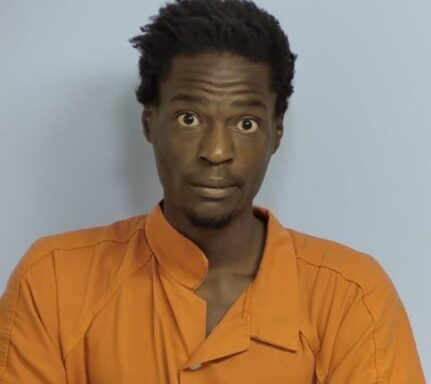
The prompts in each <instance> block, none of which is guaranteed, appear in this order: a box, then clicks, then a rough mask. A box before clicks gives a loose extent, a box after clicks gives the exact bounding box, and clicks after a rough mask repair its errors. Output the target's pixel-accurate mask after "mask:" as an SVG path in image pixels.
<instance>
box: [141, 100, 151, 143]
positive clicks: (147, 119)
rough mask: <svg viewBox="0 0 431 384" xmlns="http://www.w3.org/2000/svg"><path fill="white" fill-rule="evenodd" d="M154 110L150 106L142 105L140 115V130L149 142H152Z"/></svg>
mask: <svg viewBox="0 0 431 384" xmlns="http://www.w3.org/2000/svg"><path fill="white" fill-rule="evenodd" d="M153 120H154V111H153V108H152V107H151V106H148V105H144V110H143V111H142V115H141V122H142V130H143V132H144V135H145V137H146V138H147V140H148V142H149V143H152V142H153V126H154V124H153Z"/></svg>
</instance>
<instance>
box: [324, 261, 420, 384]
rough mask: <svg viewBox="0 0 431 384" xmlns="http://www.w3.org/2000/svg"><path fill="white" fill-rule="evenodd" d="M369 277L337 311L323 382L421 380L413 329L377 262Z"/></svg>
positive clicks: (416, 383) (414, 383)
mask: <svg viewBox="0 0 431 384" xmlns="http://www.w3.org/2000/svg"><path fill="white" fill-rule="evenodd" d="M367 272H368V273H369V274H370V275H371V276H372V277H371V278H370V281H372V282H373V283H372V284H370V285H369V286H368V287H365V286H360V285H357V292H358V294H357V295H356V296H355V299H354V300H353V301H352V302H350V303H349V305H348V307H347V310H346V311H345V313H344V314H343V316H342V317H341V320H340V322H339V326H338V330H337V332H336V336H335V337H334V340H333V345H332V351H331V353H330V354H329V355H330V356H331V358H330V363H329V364H328V365H329V367H328V372H327V375H326V380H325V383H327V384H346V383H349V384H374V383H375V384H425V377H424V373H423V370H422V367H421V364H420V360H419V356H418V352H417V348H416V344H415V340H414V337H413V332H412V329H411V326H410V322H409V319H408V316H407V313H406V311H405V309H404V306H403V304H402V302H401V300H400V298H399V296H398V294H397V292H396V290H395V287H394V285H393V283H392V281H391V280H390V279H389V277H388V275H387V274H386V273H385V272H384V270H383V269H382V267H381V266H380V265H379V264H377V262H376V265H375V266H371V268H370V270H369V271H367Z"/></svg>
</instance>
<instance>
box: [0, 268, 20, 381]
mask: <svg viewBox="0 0 431 384" xmlns="http://www.w3.org/2000/svg"><path fill="white" fill-rule="evenodd" d="M21 284H22V276H21V275H20V276H19V283H18V288H17V292H16V295H15V300H14V302H13V310H12V314H11V318H10V324H9V327H8V328H7V333H6V335H5V338H6V350H5V356H4V367H3V368H2V371H1V373H0V380H1V381H2V382H3V378H4V375H5V373H6V369H7V364H8V359H9V347H10V341H11V333H12V327H13V325H14V323H15V317H16V309H17V305H18V298H19V295H20V293H21Z"/></svg>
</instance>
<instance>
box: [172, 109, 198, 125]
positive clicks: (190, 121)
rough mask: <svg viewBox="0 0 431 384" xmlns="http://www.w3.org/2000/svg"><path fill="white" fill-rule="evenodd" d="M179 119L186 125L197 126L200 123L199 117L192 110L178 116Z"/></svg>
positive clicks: (181, 123) (180, 122)
mask: <svg viewBox="0 0 431 384" xmlns="http://www.w3.org/2000/svg"><path fill="white" fill-rule="evenodd" d="M177 121H178V123H179V124H180V125H182V126H184V127H195V126H196V125H198V124H199V120H198V117H197V116H196V115H195V114H194V113H192V112H184V113H181V114H180V115H178V116H177Z"/></svg>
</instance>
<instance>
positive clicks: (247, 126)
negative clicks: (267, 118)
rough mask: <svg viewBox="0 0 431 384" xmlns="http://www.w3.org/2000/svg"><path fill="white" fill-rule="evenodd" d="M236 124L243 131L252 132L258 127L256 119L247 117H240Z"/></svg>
mask: <svg viewBox="0 0 431 384" xmlns="http://www.w3.org/2000/svg"><path fill="white" fill-rule="evenodd" d="M236 126H237V127H238V128H239V130H241V131H243V132H245V133H252V132H254V131H256V130H257V129H258V128H259V124H258V123H257V121H256V120H254V119H251V118H249V117H247V118H244V119H241V120H240V121H239V122H238V124H237V125H236Z"/></svg>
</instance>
